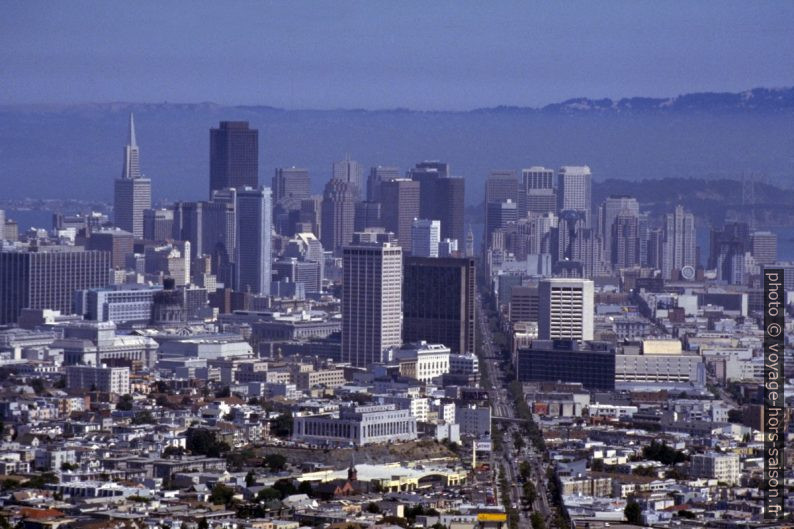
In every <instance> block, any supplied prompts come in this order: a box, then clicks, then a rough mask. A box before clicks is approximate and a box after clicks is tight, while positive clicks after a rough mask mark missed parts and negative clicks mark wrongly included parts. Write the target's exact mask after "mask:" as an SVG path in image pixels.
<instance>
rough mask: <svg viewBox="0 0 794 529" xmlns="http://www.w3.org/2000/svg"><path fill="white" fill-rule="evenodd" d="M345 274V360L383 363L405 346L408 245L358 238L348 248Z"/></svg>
mask: <svg viewBox="0 0 794 529" xmlns="http://www.w3.org/2000/svg"><path fill="white" fill-rule="evenodd" d="M364 240H366V238H364ZM342 274H343V281H342V285H343V286H342V361H343V362H350V363H351V364H353V365H354V366H362V367H363V366H368V365H371V364H373V363H378V362H382V361H383V360H384V352H386V351H387V350H388V349H389V348H392V347H399V346H400V345H401V344H402V317H401V316H402V249H401V248H400V247H399V246H397V245H395V244H393V243H390V242H363V241H362V239H359V238H358V237H356V238H355V240H354V241H353V244H351V245H348V246H345V247H344V249H343V252H342Z"/></svg>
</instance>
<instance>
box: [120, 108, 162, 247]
mask: <svg viewBox="0 0 794 529" xmlns="http://www.w3.org/2000/svg"><path fill="white" fill-rule="evenodd" d="M151 207H152V181H151V180H149V179H148V178H144V177H143V176H141V168H140V151H139V149H138V142H137V141H136V138H135V119H134V118H133V116H132V114H130V123H129V137H128V140H127V145H125V146H124V167H123V169H122V171H121V178H118V179H116V181H115V183H114V187H113V220H114V223H115V225H116V227H118V228H121V229H122V230H125V231H128V232H130V233H132V234H133V235H134V236H135V237H136V238H141V237H143V212H144V210H146V209H149V208H151Z"/></svg>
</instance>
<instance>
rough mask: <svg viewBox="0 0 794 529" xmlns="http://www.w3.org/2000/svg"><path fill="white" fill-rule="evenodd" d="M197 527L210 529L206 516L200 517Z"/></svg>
mask: <svg viewBox="0 0 794 529" xmlns="http://www.w3.org/2000/svg"><path fill="white" fill-rule="evenodd" d="M198 529H210V524H209V523H207V519H206V518H201V519H200V520H199V521H198Z"/></svg>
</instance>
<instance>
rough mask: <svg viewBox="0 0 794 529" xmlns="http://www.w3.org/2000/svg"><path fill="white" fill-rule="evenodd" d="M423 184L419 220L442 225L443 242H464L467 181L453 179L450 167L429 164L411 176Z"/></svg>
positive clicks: (435, 163)
mask: <svg viewBox="0 0 794 529" xmlns="http://www.w3.org/2000/svg"><path fill="white" fill-rule="evenodd" d="M408 176H409V177H410V178H411V180H415V181H417V182H419V216H420V217H421V218H423V219H430V220H438V221H440V222H441V238H442V239H457V240H458V241H463V239H464V236H465V233H464V226H463V213H464V209H465V204H464V200H465V195H466V181H465V180H464V179H463V178H461V177H459V176H450V174H449V164H447V163H445V162H438V161H425V162H420V163H418V164H416V167H414V168H413V169H411V170H410V171H409V172H408Z"/></svg>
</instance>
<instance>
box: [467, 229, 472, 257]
mask: <svg viewBox="0 0 794 529" xmlns="http://www.w3.org/2000/svg"><path fill="white" fill-rule="evenodd" d="M466 257H474V231H472V229H471V225H469V233H467V234H466Z"/></svg>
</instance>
